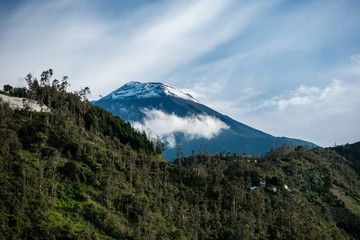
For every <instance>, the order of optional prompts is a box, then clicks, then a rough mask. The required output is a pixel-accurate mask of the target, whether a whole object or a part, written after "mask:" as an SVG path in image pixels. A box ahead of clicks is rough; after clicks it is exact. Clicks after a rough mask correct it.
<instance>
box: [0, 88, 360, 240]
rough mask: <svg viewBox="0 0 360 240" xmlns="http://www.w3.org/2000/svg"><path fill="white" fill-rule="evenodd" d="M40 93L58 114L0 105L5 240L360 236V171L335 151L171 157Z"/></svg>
mask: <svg viewBox="0 0 360 240" xmlns="http://www.w3.org/2000/svg"><path fill="white" fill-rule="evenodd" d="M45 89H46V90H47V91H42V90H45ZM37 90H39V89H37ZM40 90H41V91H37V92H38V93H40V94H41V95H40V96H39V95H35V94H34V92H31V91H30V90H27V91H26V94H28V95H29V96H24V97H30V96H31V97H34V99H36V100H38V101H39V99H45V101H43V102H42V103H44V104H46V105H48V106H49V107H50V108H51V111H50V112H32V111H29V109H27V108H25V109H23V110H13V109H11V108H10V107H9V104H7V103H3V102H0V163H1V165H0V226H1V227H0V239H1V240H2V239H199V240H201V239H244V240H246V239H336V240H341V239H359V238H360V235H359V233H360V216H359V215H358V211H357V210H356V207H357V206H358V205H355V204H354V202H355V203H356V201H357V202H359V198H360V192H359V191H360V190H359V189H360V179H359V174H358V173H357V172H356V171H355V170H354V169H352V165H351V163H350V162H349V161H348V160H347V159H345V158H343V157H341V156H339V155H338V154H337V153H335V152H334V151H332V150H329V149H319V148H315V149H311V150H308V149H305V148H303V147H297V148H296V149H293V148H291V147H289V146H284V147H281V148H278V149H273V150H272V151H271V152H270V153H268V154H267V155H266V157H261V156H259V155H257V156H249V155H239V154H234V155H232V154H231V155H230V154H226V153H220V154H214V155H209V154H208V153H206V152H203V153H201V154H198V155H194V156H191V157H186V158H181V159H180V160H176V161H174V162H166V161H164V160H163V159H162V158H161V157H160V156H159V155H157V154H156V153H155V152H154V149H153V148H152V146H153V145H152V143H151V142H150V141H149V140H148V139H147V138H146V136H144V135H143V134H140V133H139V132H137V131H134V129H132V128H131V127H130V124H127V123H125V122H124V121H123V120H121V119H120V118H118V117H114V116H112V114H111V113H109V112H108V111H106V110H104V109H101V108H99V107H96V106H92V105H90V104H89V103H88V102H87V101H86V100H85V101H83V100H82V99H81V97H80V96H79V95H77V94H73V93H66V92H65V91H63V90H61V89H58V88H57V87H56V85H55V86H54V85H53V86H51V87H50V86H49V85H45V86H40ZM38 93H37V94H38ZM44 93H45V94H44ZM58 103H61V104H58ZM352 147H353V146H352V145H351V146H349V152H356V151H353V149H352ZM337 196H338V197H339V199H338V198H337ZM349 203H351V204H352V205H349ZM354 207H355V209H354Z"/></svg>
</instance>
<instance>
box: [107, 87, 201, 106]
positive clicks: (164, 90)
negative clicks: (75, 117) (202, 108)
mask: <svg viewBox="0 0 360 240" xmlns="http://www.w3.org/2000/svg"><path fill="white" fill-rule="evenodd" d="M166 95H167V96H172V97H178V98H182V99H185V100H189V101H193V102H198V101H197V100H196V99H195V98H193V97H192V96H191V95H190V94H188V93H185V92H183V91H181V90H179V89H177V88H175V87H172V86H169V85H167V84H163V83H159V82H149V83H140V82H128V83H126V84H125V85H123V86H122V87H120V88H118V89H117V90H115V91H114V92H112V93H110V94H109V95H108V96H106V97H105V99H108V98H110V99H129V98H134V97H136V98H153V97H154V98H158V97H163V96H166Z"/></svg>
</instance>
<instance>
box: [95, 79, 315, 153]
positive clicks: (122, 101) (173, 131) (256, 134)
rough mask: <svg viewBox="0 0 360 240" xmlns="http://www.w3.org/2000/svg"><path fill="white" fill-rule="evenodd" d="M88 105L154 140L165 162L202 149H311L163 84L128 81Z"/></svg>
mask: <svg viewBox="0 0 360 240" xmlns="http://www.w3.org/2000/svg"><path fill="white" fill-rule="evenodd" d="M92 103H93V104H94V105H98V106H101V107H103V108H105V109H107V110H108V111H110V112H112V113H113V114H114V115H118V116H120V117H121V118H123V119H124V120H126V121H129V122H131V123H132V125H133V126H134V127H136V128H138V129H139V130H141V131H146V132H147V133H148V134H149V135H150V136H151V137H153V138H156V137H160V138H161V139H162V141H163V142H164V143H165V144H166V147H167V151H166V152H165V157H166V158H167V159H168V160H171V159H173V158H175V157H176V156H177V152H178V151H180V152H182V153H183V154H184V155H188V156H189V155H191V154H192V153H193V152H200V151H204V150H206V151H208V152H209V153H218V152H221V151H225V152H233V153H234V152H237V153H248V154H256V153H263V154H264V153H266V152H267V151H269V150H270V149H271V148H273V147H279V146H281V145H283V144H285V143H286V144H293V145H302V146H306V145H308V146H313V145H314V144H312V143H310V142H306V141H303V140H299V139H291V138H286V137H274V136H272V135H270V134H267V133H264V132H262V131H259V130H257V129H254V128H252V127H250V126H247V125H245V124H242V123H240V122H238V121H236V120H234V119H232V118H230V117H228V116H226V115H223V114H221V113H219V112H217V111H215V110H213V109H211V108H209V107H207V106H205V105H203V104H201V103H200V102H199V101H197V100H196V99H195V98H193V97H192V96H191V95H190V94H187V93H184V92H183V91H181V90H179V89H177V88H175V87H171V86H169V85H166V84H163V83H153V82H150V83H140V82H129V83H127V84H125V85H123V86H122V87H120V88H118V89H117V90H115V91H113V92H112V93H110V94H109V95H107V96H105V97H104V98H102V99H100V100H98V101H93V102H92ZM176 146H177V147H176ZM180 148H181V150H180Z"/></svg>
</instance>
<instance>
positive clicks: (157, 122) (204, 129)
mask: <svg viewBox="0 0 360 240" xmlns="http://www.w3.org/2000/svg"><path fill="white" fill-rule="evenodd" d="M144 114H145V115H146V117H145V118H144V119H143V122H142V123H140V122H134V123H133V126H134V127H135V128H137V129H139V130H143V129H145V130H146V131H147V133H148V134H149V135H150V136H151V137H153V138H155V137H156V136H160V137H161V138H162V140H164V141H166V142H167V144H168V146H169V147H175V144H176V142H175V137H174V133H183V134H184V135H185V137H187V138H188V139H195V138H206V139H211V138H213V137H215V136H217V135H218V134H220V132H221V131H222V130H226V129H228V128H229V126H227V125H226V124H225V123H224V122H222V121H221V120H219V119H217V118H215V117H212V116H208V115H204V114H199V115H191V116H186V117H180V116H177V115H175V114H174V113H173V114H167V113H164V112H162V111H160V110H155V109H154V110H148V109H145V110H144Z"/></svg>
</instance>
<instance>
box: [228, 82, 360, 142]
mask: <svg viewBox="0 0 360 240" xmlns="http://www.w3.org/2000/svg"><path fill="white" fill-rule="evenodd" d="M359 93H360V81H359V80H358V81H352V82H346V81H343V80H337V79H334V80H332V82H331V83H330V84H329V85H327V86H325V87H323V88H320V87H314V86H304V85H301V86H299V87H298V88H297V89H296V90H295V91H293V92H289V93H286V94H282V95H279V96H275V97H272V98H270V99H267V100H263V101H260V102H257V103H254V102H252V103H249V102H248V103H247V107H244V108H241V110H238V111H237V112H235V113H233V115H232V116H233V117H235V119H238V120H239V121H242V122H244V123H246V124H249V125H250V126H252V127H255V128H258V129H261V130H263V131H265V132H268V133H270V134H275V135H277V136H287V137H293V138H300V139H304V140H308V141H312V142H314V143H316V144H319V145H321V146H331V145H333V144H334V143H338V144H339V143H340V144H344V143H353V142H356V141H359V140H360V128H359V121H360V105H359V102H360V94H359ZM249 106H250V107H249Z"/></svg>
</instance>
